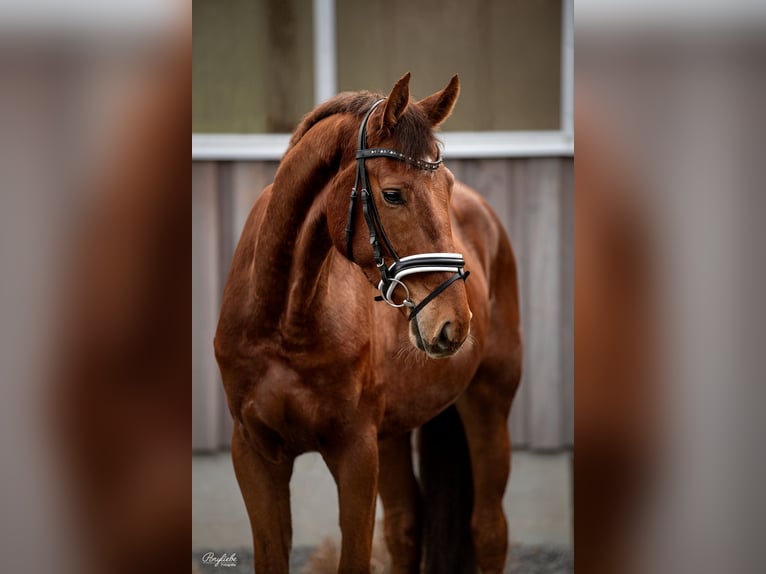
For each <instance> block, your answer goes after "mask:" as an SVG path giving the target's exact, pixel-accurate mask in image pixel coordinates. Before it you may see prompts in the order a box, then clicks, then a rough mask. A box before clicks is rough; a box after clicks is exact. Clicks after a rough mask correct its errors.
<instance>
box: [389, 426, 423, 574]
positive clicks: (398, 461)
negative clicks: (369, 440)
mask: <svg viewBox="0 0 766 574" xmlns="http://www.w3.org/2000/svg"><path fill="white" fill-rule="evenodd" d="M411 437H412V433H406V434H403V435H401V436H397V437H394V438H390V439H387V440H384V441H381V442H380V444H379V449H380V498H381V500H382V501H383V512H384V518H385V532H386V544H387V545H388V551H389V552H390V554H391V574H417V573H418V572H420V555H421V528H422V522H421V511H420V505H421V504H420V491H419V489H418V483H417V481H416V479H415V473H414V471H413V468H412V445H411V442H410V439H411Z"/></svg>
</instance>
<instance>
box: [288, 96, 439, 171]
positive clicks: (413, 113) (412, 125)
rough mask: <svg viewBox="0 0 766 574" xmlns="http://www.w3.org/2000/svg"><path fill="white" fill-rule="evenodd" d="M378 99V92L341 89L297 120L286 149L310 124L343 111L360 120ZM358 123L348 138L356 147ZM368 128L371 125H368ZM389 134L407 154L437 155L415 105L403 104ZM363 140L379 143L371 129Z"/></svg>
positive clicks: (427, 125) (427, 124) (428, 126)
mask: <svg viewBox="0 0 766 574" xmlns="http://www.w3.org/2000/svg"><path fill="white" fill-rule="evenodd" d="M381 98H383V96H382V95H380V94H376V93H373V92H367V91H362V92H343V93H341V94H338V95H337V96H335V97H334V98H332V99H330V100H328V101H326V102H325V103H323V104H320V105H319V106H317V107H316V108H315V109H314V110H312V111H311V112H309V113H308V114H306V115H305V116H304V117H303V119H302V120H301V123H300V124H298V127H297V128H296V129H295V131H294V132H293V135H292V137H291V138H290V145H289V146H288V148H287V149H288V151H289V150H290V149H292V148H293V147H295V146H296V145H297V144H298V142H299V141H300V140H301V138H303V136H305V135H306V133H307V132H308V131H309V130H310V129H311V128H312V127H314V126H315V125H316V124H318V123H319V122H320V121H322V120H324V119H326V118H329V117H331V116H334V115H339V114H347V115H350V116H352V117H353V118H354V121H355V122H358V123H360V122H361V119H362V117H364V115H365V114H366V113H367V111H368V110H369V109H370V107H371V106H372V105H373V104H374V103H375V102H376V101H378V100H379V99H381ZM377 113H378V112H377V111H376V112H375V115H377ZM381 113H382V109H381ZM358 123H356V125H355V129H354V131H353V137H351V138H350V139H351V142H349V144H350V145H353V147H354V148H356V134H357V130H358V128H359V125H358ZM371 124H372V122H371ZM370 127H372V125H371V126H370ZM390 136H391V138H392V139H393V140H394V141H395V145H396V150H397V151H399V152H401V153H403V154H405V155H407V156H409V157H414V158H416V159H431V160H434V159H436V157H437V156H438V155H439V150H438V146H437V140H436V137H434V134H433V129H432V127H431V124H430V122H429V120H428V117H427V115H426V114H425V112H423V111H422V110H421V109H420V108H419V107H418V106H416V105H409V106H407V109H406V110H405V112H404V114H403V115H402V117H401V118H399V121H398V123H397V124H396V127H395V128H394V129H393V133H391V134H390ZM367 143H368V147H374V146H376V145H379V144H380V143H381V142H379V141H376V134H375V133H373V130H370V133H369V136H368V142H367Z"/></svg>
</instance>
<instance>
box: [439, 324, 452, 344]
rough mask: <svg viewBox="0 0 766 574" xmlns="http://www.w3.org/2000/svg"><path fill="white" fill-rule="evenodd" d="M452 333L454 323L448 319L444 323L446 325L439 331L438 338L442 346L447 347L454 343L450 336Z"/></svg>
mask: <svg viewBox="0 0 766 574" xmlns="http://www.w3.org/2000/svg"><path fill="white" fill-rule="evenodd" d="M451 333H452V323H451V322H450V321H447V322H446V323H444V325H442V329H441V331H439V337H438V339H437V341H438V342H439V344H440V345H441V346H443V347H447V346H449V345H450V344H451V343H452V338H451V336H450V335H451Z"/></svg>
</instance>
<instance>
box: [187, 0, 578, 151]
mask: <svg viewBox="0 0 766 574" xmlns="http://www.w3.org/2000/svg"><path fill="white" fill-rule="evenodd" d="M573 3H574V0H562V6H561V121H560V125H561V129H560V130H558V131H504V132H442V133H440V134H439V139H441V140H442V142H443V143H444V157H445V158H447V159H449V158H499V157H548V156H557V157H561V156H565V157H567V156H574V9H573ZM313 8H314V73H315V77H314V102H315V104H316V105H318V104H320V103H321V102H324V101H326V100H328V99H329V98H331V97H332V96H334V95H335V94H336V93H337V87H338V71H337V61H338V59H337V45H336V34H335V0H314V3H313ZM289 141H290V134H192V160H197V161H203V160H224V161H225V160H230V161H242V160H278V159H280V158H281V157H282V155H283V154H284V152H285V150H286V149H287V144H288V142H289Z"/></svg>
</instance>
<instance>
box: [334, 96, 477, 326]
mask: <svg viewBox="0 0 766 574" xmlns="http://www.w3.org/2000/svg"><path fill="white" fill-rule="evenodd" d="M383 101H384V100H378V101H377V102H375V103H374V104H373V105H372V107H371V108H370V109H369V110H368V111H367V114H366V115H365V116H364V120H362V125H361V127H360V128H359V143H358V146H357V150H356V180H355V181H354V187H353V189H352V190H351V199H350V202H349V206H348V219H347V222H346V251H347V255H348V258H349V259H350V260H351V261H353V260H354V255H353V252H352V240H353V237H354V211H355V209H356V202H357V199H358V198H359V197H361V199H362V213H363V214H364V220H365V221H366V222H367V228H368V229H369V231H370V245H371V246H372V252H373V255H374V257H375V265H376V266H377V267H378V271H380V282H379V283H378V291H380V295H379V296H377V297H375V299H376V300H377V301H385V302H386V303H388V304H389V305H391V306H392V307H397V308H398V307H409V308H410V309H411V310H410V320H412V319H414V318H415V317H416V316H417V314H418V313H419V312H420V311H421V310H422V309H423V307H425V306H426V305H428V303H430V302H431V301H433V300H434V298H436V297H437V296H438V295H439V294H441V293H442V292H444V290H445V289H447V287H449V286H450V285H452V284H453V283H454V282H455V281H457V280H458V279H462V280H463V281H465V280H466V279H467V278H468V275H469V274H470V271H464V270H463V267H464V266H465V260H464V259H463V256H462V255H461V254H460V253H421V254H418V255H409V256H407V257H402V258H400V257H399V256H398V255H397V254H396V250H394V248H393V246H392V245H391V241H390V240H389V239H388V236H387V235H386V232H385V231H384V230H383V225H382V224H381V222H380V215H379V214H378V208H377V207H376V206H375V201H374V199H373V197H372V193H371V192H370V190H369V183H368V180H367V169H366V168H365V165H364V162H365V160H366V159H367V158H371V157H387V158H391V159H396V160H399V161H404V162H407V163H409V164H410V165H413V166H415V167H416V168H418V169H421V170H425V171H436V170H437V169H439V167H440V166H441V164H442V159H441V158H437V160H436V161H433V162H431V161H425V160H422V159H416V158H413V157H408V156H406V155H404V154H403V153H400V152H398V151H396V150H392V149H388V148H380V147H376V148H368V147H367V120H369V118H370V115H371V114H372V112H373V111H374V110H375V108H376V107H377V106H378V105H380V103H381V102H383ZM381 239H382V241H383V243H384V244H385V246H386V249H387V250H388V252H389V253H390V254H391V256H392V257H393V258H394V262H393V263H392V264H391V265H390V266H389V267H386V262H385V259H384V258H383V250H382V247H381V243H380V240H381ZM442 271H447V272H449V271H452V272H454V275H452V276H451V277H450V278H449V279H447V280H446V281H444V283H442V284H441V285H439V286H438V287H437V288H436V289H434V290H433V291H431V293H429V294H428V295H427V296H426V297H424V298H423V300H422V301H421V302H420V303H418V304H417V305H415V303H413V302H412V301H411V300H410V290H409V289H408V288H407V285H406V284H405V283H404V282H403V278H404V277H406V276H408V275H413V274H415V273H434V272H442ZM399 286H400V287H402V289H404V292H405V296H404V299H403V300H402V302H401V303H397V302H395V301H394V299H393V296H394V292H395V291H396V288H397V287H399Z"/></svg>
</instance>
